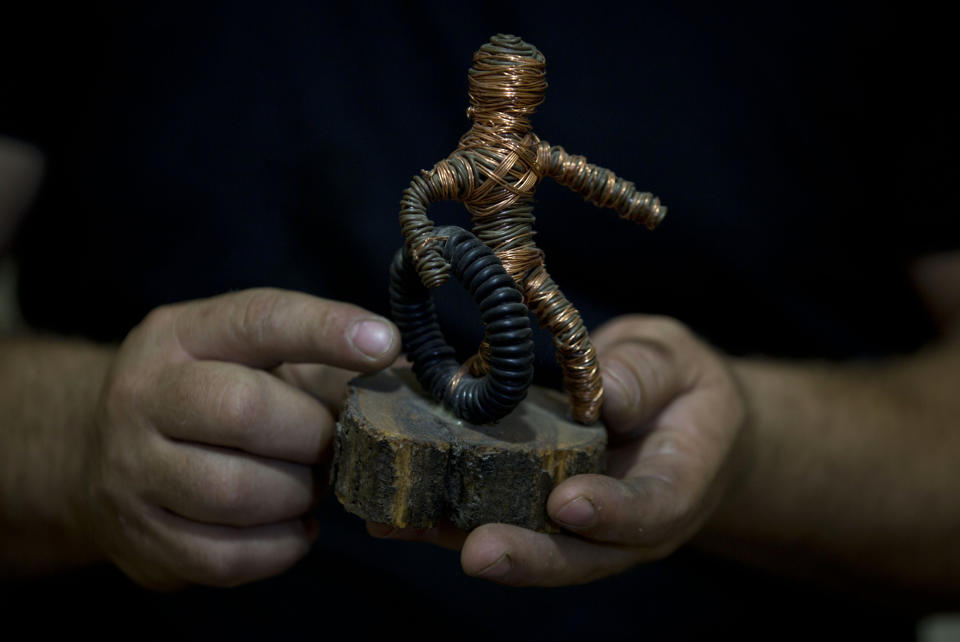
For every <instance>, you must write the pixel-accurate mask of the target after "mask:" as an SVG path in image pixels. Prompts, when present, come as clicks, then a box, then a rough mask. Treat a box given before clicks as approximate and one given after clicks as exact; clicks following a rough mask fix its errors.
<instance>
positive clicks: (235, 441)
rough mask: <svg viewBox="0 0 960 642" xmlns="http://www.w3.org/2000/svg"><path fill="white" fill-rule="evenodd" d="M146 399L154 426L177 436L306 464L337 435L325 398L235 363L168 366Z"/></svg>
mask: <svg viewBox="0 0 960 642" xmlns="http://www.w3.org/2000/svg"><path fill="white" fill-rule="evenodd" d="M144 399H145V400H146V404H147V407H146V410H147V413H148V416H149V417H150V419H151V421H152V423H153V425H155V426H157V428H158V430H160V431H161V432H162V433H163V434H164V435H166V436H168V437H171V438H173V439H178V440H183V441H190V442H196V443H203V444H208V445H211V446H223V447H228V448H236V449H239V450H243V451H246V452H248V453H251V454H254V455H260V456H263V457H270V458H273V459H283V460H287V461H292V462H298V463H302V464H313V463H316V462H317V461H319V460H320V459H321V457H322V456H323V454H324V453H325V452H326V451H327V450H328V449H329V446H330V443H331V440H332V439H333V431H334V418H333V415H332V414H331V413H330V410H329V409H328V408H326V407H325V406H324V405H323V404H322V403H320V402H319V401H317V400H316V399H314V398H313V397H311V396H310V395H309V394H307V393H305V392H303V391H301V390H298V389H297V388H295V387H293V386H290V385H288V384H286V383H284V382H283V381H281V380H280V379H278V378H277V377H274V376H272V375H270V374H269V373H266V372H263V371H261V370H253V369H250V368H247V367H245V366H241V365H237V364H233V363H221V362H213V361H187V362H184V363H181V364H177V365H174V366H171V367H168V368H166V369H164V370H163V371H162V372H161V374H160V375H159V377H158V379H157V382H156V384H155V386H154V387H153V393H152V394H150V395H145V396H144Z"/></svg>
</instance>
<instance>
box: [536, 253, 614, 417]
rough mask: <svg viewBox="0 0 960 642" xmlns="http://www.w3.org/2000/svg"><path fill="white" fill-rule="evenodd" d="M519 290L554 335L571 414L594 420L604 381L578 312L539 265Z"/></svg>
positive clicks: (543, 324)
mask: <svg viewBox="0 0 960 642" xmlns="http://www.w3.org/2000/svg"><path fill="white" fill-rule="evenodd" d="M521 290H522V291H523V296H524V300H525V301H526V303H527V305H528V306H529V307H530V309H531V310H532V311H533V313H534V314H536V316H537V319H538V320H539V321H540V325H541V326H542V327H544V328H546V329H547V330H549V331H550V333H551V334H552V335H553V341H554V345H555V346H556V350H557V362H558V363H559V364H560V367H561V369H562V371H563V383H564V388H566V390H567V394H568V395H569V397H570V407H571V411H572V413H573V418H574V419H575V420H576V421H578V422H580V423H583V424H590V423H593V422H595V421H596V420H597V419H598V418H599V416H600V405H601V403H602V402H603V382H602V380H601V378H600V366H599V364H598V363H597V353H596V351H595V350H594V349H593V345H592V344H591V343H590V335H589V334H588V333H587V329H586V328H585V327H584V325H583V319H581V317H580V313H579V312H578V311H577V309H576V308H575V307H573V304H572V303H570V301H569V300H567V297H566V296H564V294H563V292H561V291H560V288H559V287H557V284H556V283H554V281H553V279H552V278H551V277H550V274H549V273H548V272H547V269H546V268H545V267H544V266H542V265H541V266H539V267H537V268H535V269H534V270H533V271H531V272H530V273H529V274H528V275H527V277H526V278H525V279H524V282H523V284H522V286H521Z"/></svg>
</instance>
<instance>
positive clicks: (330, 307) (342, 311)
mask: <svg viewBox="0 0 960 642" xmlns="http://www.w3.org/2000/svg"><path fill="white" fill-rule="evenodd" d="M164 315H171V316H172V317H173V322H174V328H175V333H174V334H175V338H176V340H177V341H178V342H179V344H180V346H181V347H182V348H183V350H184V351H186V353H187V354H189V355H191V356H192V357H193V358H195V359H209V360H215V361H234V362H239V363H244V364H247V365H251V366H255V367H261V368H269V367H274V366H276V365H278V364H280V363H282V362H286V361H289V362H299V363H304V362H314V363H324V364H329V365H333V366H337V367H340V368H346V369H351V370H358V371H363V372H369V371H374V370H379V369H381V368H384V367H386V366H388V365H390V363H392V362H393V360H394V359H395V358H396V356H397V353H398V352H399V350H400V335H399V331H398V330H397V328H396V326H394V325H393V324H392V323H391V322H389V321H388V320H386V319H384V318H383V317H379V316H376V315H374V314H371V313H370V312H368V311H366V310H364V309H363V308H359V307H357V306H355V305H351V304H349V303H341V302H339V301H330V300H326V299H320V298H317V297H313V296H309V295H306V294H301V293H298V292H289V291H284V290H274V289H255V290H245V291H243V292H235V293H231V294H226V295H223V296H218V297H215V298H212V299H205V300H202V301H193V302H190V303H183V304H180V305H177V306H173V307H172V308H170V309H167V310H165V311H164V312H163V313H161V315H160V316H161V319H162V318H163V317H164Z"/></svg>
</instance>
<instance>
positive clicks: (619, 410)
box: [600, 339, 688, 436]
mask: <svg viewBox="0 0 960 642" xmlns="http://www.w3.org/2000/svg"><path fill="white" fill-rule="evenodd" d="M600 372H601V375H602V377H603V389H604V400H603V408H602V412H603V419H604V423H605V424H606V426H607V429H608V430H609V431H610V433H611V435H612V436H628V435H634V434H637V433H638V432H641V431H642V430H643V429H644V427H645V426H646V425H647V424H648V423H649V422H650V420H651V419H652V418H653V417H655V416H656V415H657V414H658V413H659V412H660V411H661V410H663V408H664V407H665V406H666V405H667V404H668V403H669V402H670V401H672V400H674V399H676V398H677V397H678V396H679V395H681V394H682V393H683V392H684V391H685V390H686V389H687V387H688V377H687V375H686V373H685V372H683V371H682V370H681V367H680V364H679V363H678V362H677V359H676V357H675V355H674V353H673V351H672V350H671V349H670V348H669V347H668V346H665V345H663V344H662V343H660V342H658V341H656V340H647V339H623V340H620V341H618V342H616V343H612V344H608V345H607V346H605V348H604V351H603V352H602V353H601V354H600Z"/></svg>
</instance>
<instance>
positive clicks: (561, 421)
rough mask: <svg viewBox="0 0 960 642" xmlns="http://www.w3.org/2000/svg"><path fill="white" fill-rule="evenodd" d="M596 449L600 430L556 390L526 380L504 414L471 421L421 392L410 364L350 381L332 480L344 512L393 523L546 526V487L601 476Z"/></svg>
mask: <svg viewBox="0 0 960 642" xmlns="http://www.w3.org/2000/svg"><path fill="white" fill-rule="evenodd" d="M605 446H606V432H605V431H604V429H603V426H602V425H600V424H596V425H593V426H582V425H580V424H577V423H575V422H574V421H573V420H572V419H570V417H569V408H568V405H567V402H566V399H565V398H564V397H563V395H561V394H559V393H557V392H554V391H551V390H546V389H543V388H538V387H536V386H531V388H530V391H529V393H528V395H527V398H526V399H525V400H524V401H523V403H521V404H520V406H519V407H518V408H517V409H516V410H515V411H514V412H512V413H510V414H509V415H508V416H507V417H505V418H504V419H503V420H501V421H500V422H498V423H496V424H486V425H482V426H478V425H474V424H470V423H467V422H464V421H461V420H459V419H457V418H456V417H454V416H453V415H452V414H451V413H449V412H448V411H447V410H445V409H444V408H442V407H441V406H440V405H438V404H437V403H435V402H434V401H433V400H432V399H430V398H429V397H428V396H426V394H425V393H424V392H423V390H422V389H421V388H420V386H419V384H418V383H417V381H416V379H415V378H414V376H413V373H412V372H411V371H410V370H406V369H393V370H385V371H383V372H380V373H378V374H375V375H370V376H365V377H359V378H357V379H354V380H353V381H352V382H351V383H350V390H349V396H348V399H347V402H346V405H345V406H344V409H343V412H342V413H341V415H340V421H339V422H338V423H337V434H336V440H335V443H334V465H333V472H332V475H333V486H334V491H335V492H336V495H337V498H338V499H339V500H340V502H341V503H342V504H343V505H344V507H346V509H347V510H348V511H350V512H351V513H354V514H355V515H359V516H360V517H363V518H364V519H367V520H370V521H374V522H380V523H384V524H392V525H394V526H397V527H401V528H406V527H409V528H429V527H431V526H434V525H436V524H437V523H438V522H440V521H441V520H443V519H448V520H450V521H451V522H453V524H454V525H456V526H457V527H458V528H462V529H465V530H470V529H473V528H476V527H477V526H479V525H481V524H486V523H489V522H501V523H506V524H515V525H517V526H523V527H525V528H530V529H534V530H539V531H550V532H556V531H557V530H558V529H557V528H556V527H555V526H553V525H552V523H551V522H550V521H549V519H548V517H547V514H546V503H547V497H548V496H549V494H550V491H551V490H552V489H553V487H554V486H556V485H557V484H558V483H560V482H561V481H563V480H564V479H566V478H567V477H571V476H573V475H579V474H582V473H599V472H602V469H603V463H604V450H605Z"/></svg>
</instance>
